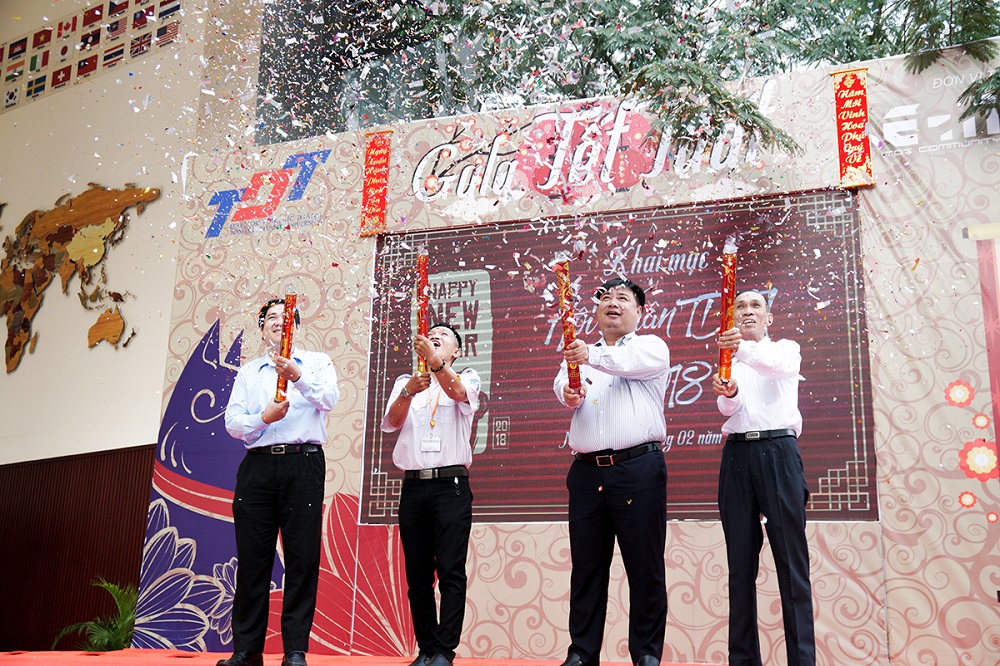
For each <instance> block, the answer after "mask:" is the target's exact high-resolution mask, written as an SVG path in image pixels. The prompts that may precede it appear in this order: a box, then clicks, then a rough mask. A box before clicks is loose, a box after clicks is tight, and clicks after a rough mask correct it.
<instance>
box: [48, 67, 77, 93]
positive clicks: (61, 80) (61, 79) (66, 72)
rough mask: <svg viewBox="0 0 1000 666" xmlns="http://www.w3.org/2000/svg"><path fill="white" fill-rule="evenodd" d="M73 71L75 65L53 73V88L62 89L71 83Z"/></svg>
mask: <svg viewBox="0 0 1000 666" xmlns="http://www.w3.org/2000/svg"><path fill="white" fill-rule="evenodd" d="M72 71H73V65H66V66H65V67H61V68H59V69H57V70H56V71H54V72H52V87H53V88H62V87H63V86H64V85H66V84H67V83H69V81H70V74H71V73H72Z"/></svg>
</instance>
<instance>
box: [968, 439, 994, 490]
mask: <svg viewBox="0 0 1000 666" xmlns="http://www.w3.org/2000/svg"><path fill="white" fill-rule="evenodd" d="M958 466H959V467H961V468H962V471H963V472H965V475H966V476H967V477H969V478H970V479H979V480H980V481H986V480H988V479H995V478H997V477H998V476H1000V468H998V466H997V445H996V443H995V442H987V441H986V440H985V439H982V438H979V439H974V440H972V441H971V442H966V443H965V446H964V447H963V448H962V451H961V453H959V454H958Z"/></svg>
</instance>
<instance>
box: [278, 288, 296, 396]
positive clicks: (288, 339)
mask: <svg viewBox="0 0 1000 666" xmlns="http://www.w3.org/2000/svg"><path fill="white" fill-rule="evenodd" d="M296 298H297V296H296V295H295V292H289V293H287V294H285V314H284V317H283V318H282V320H281V345H280V346H279V347H278V356H281V357H282V358H291V357H292V334H293V333H294V332H295V300H296ZM287 398H288V380H287V379H285V378H284V377H278V388H277V390H276V391H275V392H274V401H275V402H284V401H285V400H286V399H287Z"/></svg>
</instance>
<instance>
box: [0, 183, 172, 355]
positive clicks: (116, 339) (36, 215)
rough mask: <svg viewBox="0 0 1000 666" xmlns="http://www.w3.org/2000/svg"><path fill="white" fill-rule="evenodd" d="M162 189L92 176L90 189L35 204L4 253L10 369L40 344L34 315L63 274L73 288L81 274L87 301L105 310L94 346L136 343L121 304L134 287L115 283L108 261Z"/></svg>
mask: <svg viewBox="0 0 1000 666" xmlns="http://www.w3.org/2000/svg"><path fill="white" fill-rule="evenodd" d="M159 196H160V190H158V189H156V188H150V187H145V188H139V187H135V185H133V184H130V183H127V184H126V185H125V187H124V188H123V189H120V190H115V189H109V188H106V187H102V186H100V185H95V184H93V183H90V189H88V190H86V191H85V192H83V193H81V194H79V195H77V196H75V197H71V196H70V195H69V194H66V195H63V196H62V197H60V198H59V199H58V200H57V201H56V202H55V206H54V207H53V208H52V209H51V210H47V211H40V210H35V211H32V212H30V213H28V215H27V216H25V218H24V219H23V220H21V223H20V224H18V225H17V229H15V231H14V235H13V236H12V237H9V238H6V239H5V240H4V242H3V260H2V261H0V303H2V305H3V315H4V316H5V317H6V322H7V341H6V343H5V344H4V356H5V360H6V364H7V372H8V373H10V372H13V371H14V370H15V369H16V368H17V366H18V364H19V363H20V362H21V358H22V356H23V355H24V351H25V349H27V350H28V352H29V353H33V352H34V350H35V344H36V343H37V341H38V333H37V331H33V330H32V322H33V320H34V318H35V316H36V315H37V314H38V312H39V310H40V309H41V308H42V303H43V302H44V298H45V290H46V289H47V288H48V287H49V285H50V284H51V283H52V282H53V280H55V279H56V277H58V278H59V279H60V281H61V282H62V291H63V293H67V291H68V290H69V283H70V280H71V279H72V277H73V276H74V275H78V276H79V277H80V293H79V296H80V303H81V305H83V307H84V308H85V309H87V310H95V311H99V314H98V316H97V318H96V320H95V322H94V325H93V326H91V327H90V330H89V331H88V335H87V344H88V346H90V347H93V346H94V345H96V344H98V343H99V342H101V341H107V342H108V343H109V344H111V345H114V346H115V347H116V348H117V347H118V346H119V345H122V346H124V345H126V344H128V342H129V340H131V335H129V336H128V337H126V338H125V340H122V336H123V334H124V332H125V330H126V324H125V318H124V315H123V314H122V312H121V304H122V303H123V302H124V301H125V297H126V293H127V292H126V293H122V292H117V291H112V290H109V289H108V288H107V273H106V271H105V267H104V265H103V262H104V260H105V259H106V258H107V256H108V252H109V251H110V250H111V248H113V247H115V246H116V245H118V244H119V243H120V242H121V241H122V240H123V239H124V238H125V231H126V230H127V228H128V223H129V209H131V208H135V210H136V213H139V214H141V213H142V212H143V210H144V209H145V207H146V204H148V203H150V202H151V201H155V200H156V199H157V198H159ZM0 211H2V208H0ZM132 334H133V335H134V332H133V333H132Z"/></svg>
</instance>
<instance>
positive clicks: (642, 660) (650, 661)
mask: <svg viewBox="0 0 1000 666" xmlns="http://www.w3.org/2000/svg"><path fill="white" fill-rule="evenodd" d="M635 666H660V660H659V659H657V658H656V657H654V656H653V655H651V654H647V655H643V656H641V657H639V661H637V662H635Z"/></svg>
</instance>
